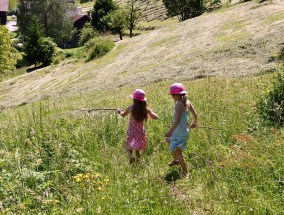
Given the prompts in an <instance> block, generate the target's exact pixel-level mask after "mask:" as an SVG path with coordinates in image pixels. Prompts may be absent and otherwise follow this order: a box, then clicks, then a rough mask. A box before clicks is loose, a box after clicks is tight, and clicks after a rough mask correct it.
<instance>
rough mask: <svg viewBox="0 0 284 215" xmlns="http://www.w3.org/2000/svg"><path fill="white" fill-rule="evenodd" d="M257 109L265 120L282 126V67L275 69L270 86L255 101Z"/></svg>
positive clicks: (283, 101)
mask: <svg viewBox="0 0 284 215" xmlns="http://www.w3.org/2000/svg"><path fill="white" fill-rule="evenodd" d="M257 110H258V112H259V113H260V115H261V116H262V117H263V118H264V119H265V120H268V121H269V122H271V123H273V124H276V125H280V126H284V67H283V68H282V69H280V70H279V71H277V73H276V74H275V76H274V77H273V82H272V85H271V87H268V88H267V90H266V92H265V93H264V95H263V96H262V97H261V99H260V100H259V101H258V102H257Z"/></svg>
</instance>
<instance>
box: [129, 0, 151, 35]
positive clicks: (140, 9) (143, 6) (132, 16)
mask: <svg viewBox="0 0 284 215" xmlns="http://www.w3.org/2000/svg"><path fill="white" fill-rule="evenodd" d="M149 4H150V1H149V0H148V1H146V3H145V1H143V0H129V1H128V6H127V16H126V26H127V28H128V29H129V36H130V37H132V36H133V30H134V29H135V27H136V25H137V24H138V22H139V19H140V18H141V17H142V15H143V13H144V11H146V10H147V8H148V6H149Z"/></svg>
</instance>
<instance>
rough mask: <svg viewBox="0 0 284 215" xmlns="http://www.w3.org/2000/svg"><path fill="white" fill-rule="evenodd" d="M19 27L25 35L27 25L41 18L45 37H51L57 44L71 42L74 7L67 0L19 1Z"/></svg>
mask: <svg viewBox="0 0 284 215" xmlns="http://www.w3.org/2000/svg"><path fill="white" fill-rule="evenodd" d="M18 8H19V15H18V25H19V30H20V32H21V33H22V34H23V35H25V34H26V31H27V25H28V23H29V22H30V21H33V17H35V16H37V17H39V20H40V22H41V24H42V26H43V29H44V36H45V37H51V38H53V39H54V41H55V42H56V43H57V44H62V43H66V42H69V41H71V39H72V36H73V33H74V26H73V10H74V8H73V6H72V5H71V4H68V3H67V1H66V0H40V1H38V0H19V5H18Z"/></svg>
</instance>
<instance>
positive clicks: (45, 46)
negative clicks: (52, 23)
mask: <svg viewBox="0 0 284 215" xmlns="http://www.w3.org/2000/svg"><path fill="white" fill-rule="evenodd" d="M38 43H39V45H40V47H41V49H40V52H39V62H42V63H43V64H44V65H49V64H50V63H51V61H52V57H53V55H54V52H55V46H56V45H55V44H54V43H53V42H52V40H51V39H50V38H46V37H42V38H40V39H39V41H38Z"/></svg>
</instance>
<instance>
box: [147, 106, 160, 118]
mask: <svg viewBox="0 0 284 215" xmlns="http://www.w3.org/2000/svg"><path fill="white" fill-rule="evenodd" d="M147 114H148V116H149V117H150V118H151V119H159V117H158V115H157V114H156V113H154V112H153V111H152V110H151V109H148V108H147Z"/></svg>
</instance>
